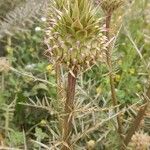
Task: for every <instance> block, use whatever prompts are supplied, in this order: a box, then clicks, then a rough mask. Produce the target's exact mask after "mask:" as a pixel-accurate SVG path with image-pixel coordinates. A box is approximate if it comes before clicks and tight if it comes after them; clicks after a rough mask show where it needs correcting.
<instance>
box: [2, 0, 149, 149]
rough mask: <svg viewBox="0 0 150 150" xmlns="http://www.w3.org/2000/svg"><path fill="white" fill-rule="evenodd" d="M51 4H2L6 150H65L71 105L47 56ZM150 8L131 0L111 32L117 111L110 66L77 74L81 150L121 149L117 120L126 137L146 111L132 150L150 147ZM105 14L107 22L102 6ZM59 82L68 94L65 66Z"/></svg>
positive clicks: (26, 0) (143, 0)
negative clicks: (65, 122) (65, 115)
mask: <svg viewBox="0 0 150 150" xmlns="http://www.w3.org/2000/svg"><path fill="white" fill-rule="evenodd" d="M48 3H51V1H49V0H45V1H39V0H11V1H10V0H0V149H2V150H5V149H8V150H12V149H13V150H30V149H31V150H32V149H33V150H47V149H48V150H54V149H56V150H57V149H58V150H59V149H61V145H62V144H64V143H63V141H62V134H61V129H60V128H61V127H60V125H61V124H62V116H63V112H62V110H63V108H64V105H63V102H64V99H61V100H59V99H58V97H57V95H58V92H59V91H58V89H57V88H58V87H57V83H56V76H57V72H56V69H55V66H54V64H52V63H50V62H49V60H48V59H47V57H46V56H45V51H46V49H47V47H46V45H45V43H44V38H45V31H46V26H47V21H48V20H47V12H48V11H47V7H49V6H48V5H47V4H48ZM149 10H150V1H149V0H131V1H125V4H124V5H123V6H122V7H121V8H119V9H117V10H116V11H115V13H114V14H113V18H112V22H111V29H110V30H111V32H112V35H113V36H114V37H115V42H114V44H113V54H112V60H113V70H114V75H115V80H114V81H115V91H116V94H117V100H118V105H117V106H116V107H117V110H118V111H117V113H114V111H113V110H114V107H113V106H112V102H111V91H110V84H109V76H108V69H107V67H106V65H105V64H97V65H94V66H93V67H92V68H90V69H87V70H85V71H82V72H80V74H79V75H78V80H77V86H76V95H75V114H74V119H73V130H74V132H73V134H72V136H71V142H72V145H73V147H74V149H75V150H85V149H89V150H92V149H96V150H105V149H106V150H110V149H111V150H117V149H118V150H120V148H121V147H120V138H119V135H118V134H117V133H116V128H117V121H116V115H118V113H119V115H120V114H121V115H120V116H121V120H122V126H123V133H122V134H123V135H122V136H123V137H126V135H127V133H128V129H129V128H130V126H131V125H132V123H133V120H134V118H136V116H137V115H138V112H139V111H140V110H141V108H142V107H143V105H144V106H145V105H146V106H147V110H146V112H144V114H145V115H143V116H142V118H141V119H140V122H139V124H138V130H136V133H135V134H133V136H132V140H131V141H130V143H129V144H128V146H127V147H126V149H131V150H148V149H149V146H150V145H149V143H150V135H149V134H150V109H149V107H148V106H149V104H148V103H149V97H150V84H149V83H150V78H149V77H150V11H149ZM99 13H100V14H99V15H100V16H101V17H102V18H105V16H104V13H103V12H102V10H101V9H100V8H99ZM60 76H61V82H62V87H63V88H62V89H63V90H65V86H66V80H67V72H66V71H65V69H64V68H63V67H62V66H61V70H60ZM145 101H146V102H145ZM140 144H141V145H142V146H141V145H140ZM144 144H145V145H146V146H145V145H144ZM143 145H144V146H143Z"/></svg>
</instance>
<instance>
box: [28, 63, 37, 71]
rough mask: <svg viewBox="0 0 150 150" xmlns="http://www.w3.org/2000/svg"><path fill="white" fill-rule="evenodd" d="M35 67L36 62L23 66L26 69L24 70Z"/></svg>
mask: <svg viewBox="0 0 150 150" xmlns="http://www.w3.org/2000/svg"><path fill="white" fill-rule="evenodd" d="M35 67H36V64H28V65H26V66H25V69H26V70H32V69H34V68H35Z"/></svg>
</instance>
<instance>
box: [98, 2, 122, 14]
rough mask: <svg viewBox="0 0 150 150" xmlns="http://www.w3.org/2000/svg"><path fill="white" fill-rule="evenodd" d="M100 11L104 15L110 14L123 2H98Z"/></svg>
mask: <svg viewBox="0 0 150 150" xmlns="http://www.w3.org/2000/svg"><path fill="white" fill-rule="evenodd" d="M99 1H100V5H101V7H102V9H103V10H104V11H105V12H106V13H112V12H113V11H114V10H116V9H117V8H119V7H120V6H121V5H122V4H123V1H124V0H99Z"/></svg>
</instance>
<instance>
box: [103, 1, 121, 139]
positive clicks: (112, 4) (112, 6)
mask: <svg viewBox="0 0 150 150" xmlns="http://www.w3.org/2000/svg"><path fill="white" fill-rule="evenodd" d="M122 3H123V0H101V1H100V6H101V8H102V9H103V11H104V13H105V16H106V19H105V27H106V37H107V39H108V40H110V39H111V33H110V28H111V27H110V24H111V18H112V15H113V12H114V11H115V10H116V9H117V8H118V7H120V6H121V5H122ZM106 60H107V65H108V69H109V79H110V88H111V97H112V103H113V106H114V107H115V106H116V105H117V104H118V102H117V97H116V92H115V84H114V73H113V64H112V51H111V45H109V46H108V47H107V50H106ZM115 111H117V110H116V109H115ZM117 123H118V133H119V135H120V136H121V134H122V124H121V119H120V117H119V115H118V116H117ZM121 137H122V136H121Z"/></svg>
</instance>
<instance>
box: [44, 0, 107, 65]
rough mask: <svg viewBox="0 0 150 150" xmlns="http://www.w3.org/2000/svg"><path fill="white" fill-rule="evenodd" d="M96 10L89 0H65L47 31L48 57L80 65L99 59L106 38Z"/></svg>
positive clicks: (89, 63)
mask: <svg viewBox="0 0 150 150" xmlns="http://www.w3.org/2000/svg"><path fill="white" fill-rule="evenodd" d="M96 13H97V11H96V10H95V9H94V8H93V7H92V3H91V2H90V1H89V0H66V4H64V5H63V9H62V10H60V9H59V10H58V9H57V17H55V19H53V21H52V23H51V25H50V26H49V28H48V30H47V35H48V38H47V42H48V44H49V49H50V51H49V54H50V56H51V58H54V59H55V60H56V61H61V62H62V63H63V64H67V65H68V66H70V64H71V65H78V66H82V67H83V66H86V65H91V64H93V63H95V62H96V61H97V60H102V58H101V57H102V53H103V51H104V50H105V49H106V44H105V42H106V38H105V36H104V35H103V34H102V29H101V28H100V27H99V25H100V19H99V18H97V14H96ZM55 16H56V15H55Z"/></svg>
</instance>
